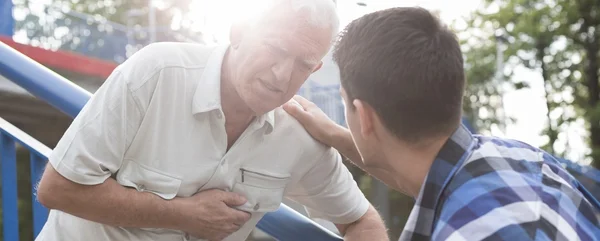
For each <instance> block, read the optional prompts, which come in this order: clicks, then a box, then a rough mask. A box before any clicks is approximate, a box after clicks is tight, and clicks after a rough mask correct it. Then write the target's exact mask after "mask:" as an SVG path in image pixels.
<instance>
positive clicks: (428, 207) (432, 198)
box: [400, 125, 476, 240]
mask: <svg viewBox="0 0 600 241" xmlns="http://www.w3.org/2000/svg"><path fill="white" fill-rule="evenodd" d="M475 142H476V139H475V138H473V135H472V134H471V132H469V130H467V128H466V127H465V126H463V125H461V126H460V127H458V128H457V129H456V131H455V132H454V133H453V134H452V136H451V137H450V138H449V139H448V140H447V141H446V143H445V144H444V146H442V148H441V149H440V152H439V153H438V155H437V157H436V159H435V160H434V162H433V164H432V165H431V169H430V170H429V173H428V174H427V177H426V178H425V182H424V183H423V185H422V186H421V191H420V192H419V196H418V197H417V200H416V203H415V206H414V207H413V210H412V212H411V213H410V216H409V218H408V222H407V223H406V226H405V228H404V232H402V235H401V236H400V240H429V239H430V236H431V233H432V232H433V225H434V222H435V217H436V216H437V215H436V214H437V211H439V210H438V205H439V204H438V201H439V200H440V195H441V194H442V192H443V191H444V188H445V187H446V185H447V184H448V182H449V181H450V179H451V178H452V177H453V176H454V174H455V173H456V171H457V170H458V169H459V168H460V167H461V166H462V164H463V162H464V161H465V160H466V159H467V158H468V157H469V155H470V154H471V152H472V149H473V147H474V146H475Z"/></svg>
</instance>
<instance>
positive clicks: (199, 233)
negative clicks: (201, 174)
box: [173, 189, 251, 241]
mask: <svg viewBox="0 0 600 241" xmlns="http://www.w3.org/2000/svg"><path fill="white" fill-rule="evenodd" d="M173 201H174V202H176V208H177V209H178V210H177V212H178V213H180V214H181V215H182V216H183V219H182V223H181V226H182V229H181V230H182V231H185V232H186V233H187V234H189V235H192V236H194V237H196V238H201V239H206V240H211V241H213V240H214V241H216V240H222V239H224V238H226V237H227V236H229V235H230V234H232V233H234V232H235V231H237V230H239V229H240V227H242V225H244V224H245V223H246V222H247V221H248V220H249V219H250V217H251V215H250V214H249V213H247V212H244V211H240V210H238V209H235V208H234V207H236V206H241V205H243V204H244V203H246V198H244V197H243V196H242V195H240V194H237V193H232V192H225V191H222V190H217V189H211V190H206V191H202V192H199V193H197V194H195V195H194V196H191V197H188V198H178V199H175V200H173Z"/></svg>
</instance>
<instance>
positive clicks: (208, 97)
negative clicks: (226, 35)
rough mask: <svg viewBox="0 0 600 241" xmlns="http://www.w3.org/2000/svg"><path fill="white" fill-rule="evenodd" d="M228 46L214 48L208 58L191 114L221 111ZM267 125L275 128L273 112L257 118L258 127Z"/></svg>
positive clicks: (195, 94)
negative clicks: (223, 66)
mask: <svg viewBox="0 0 600 241" xmlns="http://www.w3.org/2000/svg"><path fill="white" fill-rule="evenodd" d="M228 48H229V45H219V46H217V47H215V48H214V49H213V51H212V53H211V54H210V56H209V57H208V61H207V63H206V66H205V68H204V71H203V73H202V76H201V77H200V80H199V84H198V86H197V87H196V92H195V93H194V97H193V101H192V114H194V115H195V114H198V113H205V112H209V111H212V110H217V109H221V67H222V64H223V60H224V59H225V54H226V53H227V49H228ZM265 122H266V123H268V124H269V125H270V127H271V130H272V128H273V127H274V126H275V113H274V110H272V111H269V112H268V113H266V114H264V115H262V116H259V117H257V123H258V124H259V125H260V126H264V124H265Z"/></svg>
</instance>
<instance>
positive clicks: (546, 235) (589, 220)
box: [432, 157, 598, 241]
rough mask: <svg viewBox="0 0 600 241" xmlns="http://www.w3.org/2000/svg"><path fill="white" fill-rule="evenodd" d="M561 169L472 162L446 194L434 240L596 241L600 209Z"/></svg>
mask: <svg viewBox="0 0 600 241" xmlns="http://www.w3.org/2000/svg"><path fill="white" fill-rule="evenodd" d="M532 169H537V171H532ZM555 170H557V169H556V168H555V167H552V165H549V164H548V163H546V162H544V161H542V160H539V161H527V162H524V161H517V160H511V159H510V158H491V157H485V158H482V159H480V160H478V161H474V162H472V163H469V164H467V165H466V166H464V168H463V169H462V170H460V171H458V173H457V175H456V176H455V177H454V180H453V181H452V183H451V184H450V185H449V186H448V187H447V189H446V190H445V191H444V193H445V194H446V195H445V196H446V198H444V199H445V201H443V202H442V206H441V209H440V210H438V215H437V217H438V218H437V222H436V224H435V228H434V230H433V234H432V240H510V241H514V240H573V239H581V240H595V238H598V237H594V236H597V235H598V226H597V225H598V220H597V218H596V217H595V216H594V214H593V213H597V210H593V207H592V206H591V205H590V204H589V202H587V201H586V200H585V199H582V198H581V195H580V194H579V193H578V191H577V190H576V189H575V188H573V187H572V183H570V182H569V181H568V180H565V179H563V178H562V177H561V176H560V175H558V174H557V173H555ZM586 238H587V239H586Z"/></svg>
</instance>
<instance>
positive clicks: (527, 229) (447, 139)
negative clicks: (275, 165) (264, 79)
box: [285, 8, 600, 241]
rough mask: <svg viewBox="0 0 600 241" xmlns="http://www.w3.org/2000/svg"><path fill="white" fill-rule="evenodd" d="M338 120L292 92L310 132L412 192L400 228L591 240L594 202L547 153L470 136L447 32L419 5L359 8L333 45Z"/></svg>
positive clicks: (419, 236)
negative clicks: (342, 111)
mask: <svg viewBox="0 0 600 241" xmlns="http://www.w3.org/2000/svg"><path fill="white" fill-rule="evenodd" d="M334 59H335V61H336V62H337V64H338V65H339V68H340V76H341V86H342V88H341V94H342V97H343V99H344V103H345V106H346V120H347V123H348V127H349V130H347V129H345V128H343V127H341V126H338V125H336V124H335V123H333V122H332V121H331V120H329V119H328V118H327V117H326V116H325V114H323V112H322V111H320V110H319V109H318V108H317V107H316V106H315V105H314V104H312V103H310V102H308V101H307V100H305V99H302V98H300V97H297V98H296V100H297V101H298V102H299V104H300V105H298V102H294V101H291V102H289V103H288V104H286V106H285V109H286V110H287V111H288V112H289V113H291V114H292V115H293V116H295V117H296V118H297V119H298V120H299V121H300V122H301V123H302V124H303V125H304V126H305V128H306V129H307V130H308V131H309V132H310V133H311V134H312V135H313V136H314V137H315V138H316V139H318V140H319V141H321V142H323V143H325V144H327V145H330V146H333V147H334V148H336V149H338V150H339V151H340V152H341V153H342V154H343V155H344V156H346V157H348V158H349V159H350V160H352V161H353V162H354V163H355V164H356V165H358V166H360V167H361V168H363V169H364V170H365V171H367V172H369V173H370V174H372V175H373V176H375V177H376V178H378V179H380V180H382V181H383V182H385V183H386V184H387V185H389V186H390V187H392V188H394V189H395V190H398V191H400V192H403V193H405V194H408V195H410V196H412V197H414V198H415V199H416V204H415V206H414V208H413V210H412V213H411V215H410V217H409V220H408V223H407V224H406V226H405V230H404V232H403V233H402V235H401V238H400V240H511V241H514V240H600V228H599V226H600V225H599V217H600V215H599V214H600V210H599V208H600V207H598V206H597V205H596V204H597V202H595V200H593V199H592V198H591V195H589V193H587V192H586V191H585V190H584V189H582V188H581V185H580V184H579V183H578V181H577V180H575V179H574V178H573V177H572V176H571V175H569V174H568V173H567V172H566V171H565V169H563V168H562V167H561V165H560V164H559V163H558V162H557V161H556V160H555V159H554V158H553V157H552V156H550V155H548V154H547V153H545V152H544V151H542V150H540V149H537V148H534V147H531V146H529V145H527V144H525V143H521V142H518V141H514V140H506V139H500V138H494V137H484V136H474V135H472V134H471V133H470V132H469V131H468V130H467V129H466V128H465V127H464V126H462V125H461V108H462V99H463V92H464V85H465V76H464V72H463V58H462V54H461V50H460V46H459V43H458V42H457V40H456V37H455V35H454V34H453V33H452V32H451V31H450V30H449V29H448V28H447V27H445V26H443V25H442V24H441V23H440V22H439V20H438V19H437V18H436V17H435V16H434V15H432V14H431V13H430V12H428V11H427V10H425V9H421V8H394V9H388V10H383V11H379V12H375V13H371V14H368V15H366V16H364V17H362V18H360V19H357V20H355V21H354V22H352V23H351V24H350V25H349V26H348V27H347V28H346V29H345V31H343V35H342V37H341V40H339V43H338V44H337V45H336V47H335V51H334Z"/></svg>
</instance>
